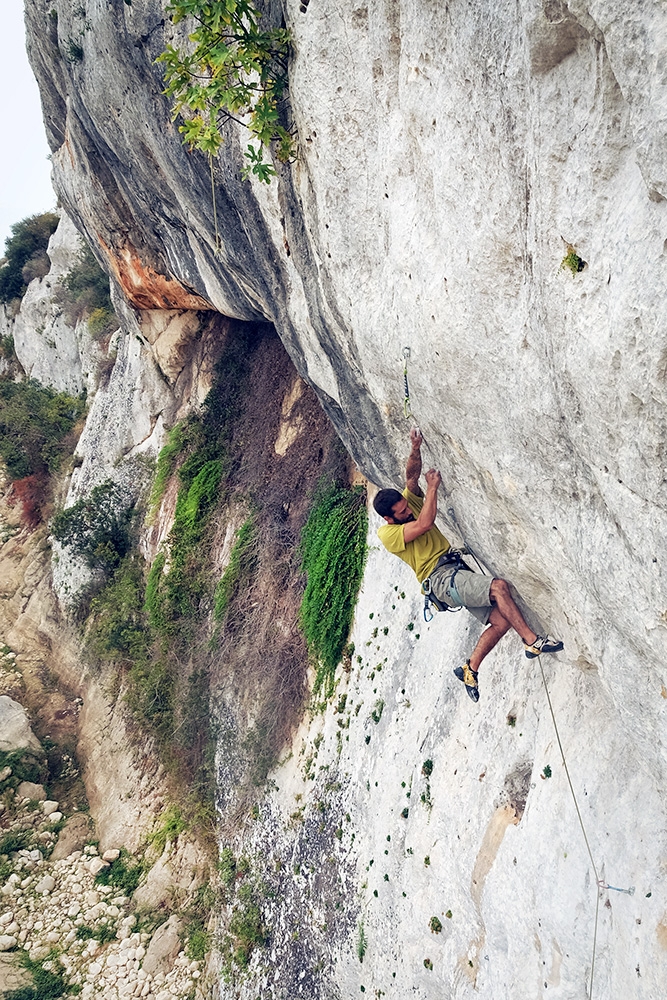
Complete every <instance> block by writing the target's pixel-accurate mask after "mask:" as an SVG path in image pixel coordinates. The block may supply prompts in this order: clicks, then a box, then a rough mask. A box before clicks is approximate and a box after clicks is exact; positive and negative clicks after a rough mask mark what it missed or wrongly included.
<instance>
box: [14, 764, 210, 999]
mask: <svg viewBox="0 0 667 1000" xmlns="http://www.w3.org/2000/svg"><path fill="white" fill-rule="evenodd" d="M7 772H9V773H7ZM0 776H1V777H3V781H4V782H5V783H6V782H7V781H8V780H10V779H11V769H10V768H9V767H5V768H4V769H3V771H0ZM0 787H1V786H0ZM40 800H41V801H40ZM1 813H2V820H4V822H3V829H2V832H1V833H0V869H1V875H2V881H3V882H4V884H3V886H2V888H1V889H0V911H1V912H0V951H2V952H11V953H13V954H14V956H15V959H16V961H15V967H19V966H20V964H21V957H22V955H27V956H28V960H29V963H30V964H31V965H32V966H34V965H35V964H36V965H39V966H41V968H42V969H45V970H46V971H47V972H52V973H55V974H56V975H61V976H62V977H63V978H64V980H65V981H66V983H67V984H68V986H69V987H74V988H76V987H78V989H73V990H72V991H71V992H72V995H74V993H75V992H76V993H77V994H79V995H80V996H81V997H83V998H84V1000H86V998H90V997H94V996H102V995H103V996H104V997H105V998H109V1000H119V998H121V997H132V996H135V997H139V996H141V997H146V998H148V1000H172V998H173V997H182V998H186V997H192V996H194V994H195V988H196V986H197V981H198V980H199V979H200V977H201V975H202V973H201V971H200V963H199V962H198V961H194V960H191V959H189V958H188V956H187V955H186V953H185V951H183V950H182V947H181V941H180V937H179V926H178V921H177V919H176V918H174V917H170V918H168V919H165V918H166V917H167V916H168V915H167V914H166V913H162V914H161V919H162V921H163V922H162V923H161V924H159V925H158V926H156V920H159V919H160V916H158V915H157V914H155V913H152V912H151V911H150V910H144V911H139V912H135V907H134V906H133V903H132V900H131V898H130V896H131V894H130V896H128V895H125V893H124V891H123V888H122V885H123V884H126V883H127V875H128V872H133V871H135V870H136V864H137V863H136V861H135V860H134V859H132V858H130V857H129V855H127V853H126V852H124V851H123V852H122V853H121V849H120V848H116V849H112V850H108V851H105V852H104V854H103V856H102V857H100V855H99V854H98V849H97V847H96V846H95V844H92V843H89V844H86V845H84V846H83V848H82V849H77V850H73V851H71V852H70V853H68V854H67V857H61V856H60V855H61V854H62V853H63V852H62V849H61V850H60V851H59V850H58V847H59V846H60V844H61V843H63V844H66V843H67V839H68V833H69V831H71V825H69V826H68V825H67V824H66V823H65V817H63V815H62V813H61V812H60V811H59V810H58V803H57V802H55V801H53V800H51V801H49V800H47V799H46V798H45V793H44V789H43V788H42V787H41V786H40V785H36V784H32V783H31V782H23V783H21V784H19V786H18V788H17V789H16V791H13V790H12V789H11V788H10V789H8V790H6V791H5V792H4V794H3V803H2V808H1ZM7 820H9V822H7ZM61 830H62V831H63V832H62V834H61V833H60V831H61ZM69 836H70V838H71V833H69ZM60 838H62V841H61V839H60ZM12 848H13V850H12ZM104 880H108V882H109V883H110V884H106V885H105V884H103V881H104ZM12 971H14V972H15V971H16V969H15V968H14V970H12V965H9V964H3V965H2V966H0V974H2V973H4V979H5V981H4V982H1V983H0V988H2V987H6V986H9V985H10V980H11V973H12ZM63 995H69V990H66V991H65V993H64V994H63Z"/></svg>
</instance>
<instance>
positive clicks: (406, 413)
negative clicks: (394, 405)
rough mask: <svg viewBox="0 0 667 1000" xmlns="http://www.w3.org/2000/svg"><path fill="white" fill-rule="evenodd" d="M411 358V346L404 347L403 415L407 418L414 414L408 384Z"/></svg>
mask: <svg viewBox="0 0 667 1000" xmlns="http://www.w3.org/2000/svg"><path fill="white" fill-rule="evenodd" d="M409 360H410V348H409V347H404V348H403V391H404V394H405V396H404V399H403V416H404V417H405V419H406V420H409V419H410V417H411V416H412V409H411V407H410V387H409V385H408V361H409Z"/></svg>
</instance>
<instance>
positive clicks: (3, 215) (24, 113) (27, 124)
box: [0, 0, 56, 257]
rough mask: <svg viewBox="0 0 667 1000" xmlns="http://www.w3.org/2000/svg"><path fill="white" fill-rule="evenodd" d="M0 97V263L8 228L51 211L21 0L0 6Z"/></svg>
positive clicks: (51, 197) (45, 151)
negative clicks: (0, 106)
mask: <svg viewBox="0 0 667 1000" xmlns="http://www.w3.org/2000/svg"><path fill="white" fill-rule="evenodd" d="M2 13H3V18H2V32H1V33H0V93H1V94H2V95H3V102H2V103H3V122H2V126H3V127H2V132H3V141H2V143H0V257H2V256H3V254H4V247H5V239H6V238H7V237H8V236H9V235H10V233H9V227H10V226H11V224H12V223H13V222H19V221H20V220H21V219H24V218H25V217H26V216H27V215H35V214H36V213H37V212H47V211H48V210H49V209H53V208H55V204H56V196H55V194H54V192H53V188H52V187H51V180H50V177H51V164H50V163H49V161H48V160H47V156H48V154H49V146H48V143H47V141H46V135H45V133H44V123H43V122H42V109H41V106H40V103H39V91H38V90H37V84H36V83H35V78H34V76H33V74H32V70H31V69H30V65H29V63H28V57H27V56H26V53H25V29H24V26H23V0H2Z"/></svg>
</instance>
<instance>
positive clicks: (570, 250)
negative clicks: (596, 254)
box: [560, 243, 586, 277]
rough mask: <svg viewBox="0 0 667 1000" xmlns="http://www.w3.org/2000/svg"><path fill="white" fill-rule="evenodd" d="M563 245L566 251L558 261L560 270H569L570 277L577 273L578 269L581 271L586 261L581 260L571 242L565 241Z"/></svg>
mask: <svg viewBox="0 0 667 1000" xmlns="http://www.w3.org/2000/svg"><path fill="white" fill-rule="evenodd" d="M565 246H566V248H567V253H566V254H565V256H564V257H563V259H562V261H561V263H560V266H561V270H568V271H571V272H572V277H574V276H575V274H579V272H580V271H583V269H584V268H585V267H586V261H585V260H582V258H581V257H580V256H579V254H578V253H577V251H576V250H575V248H574V247H573V246H572V244H571V243H566V244H565Z"/></svg>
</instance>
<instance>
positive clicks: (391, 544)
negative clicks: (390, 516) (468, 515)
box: [378, 487, 450, 583]
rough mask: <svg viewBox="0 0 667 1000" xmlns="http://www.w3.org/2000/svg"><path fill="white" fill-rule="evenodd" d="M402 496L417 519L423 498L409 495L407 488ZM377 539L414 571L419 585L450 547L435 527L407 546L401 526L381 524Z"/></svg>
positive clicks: (412, 494)
mask: <svg viewBox="0 0 667 1000" xmlns="http://www.w3.org/2000/svg"><path fill="white" fill-rule="evenodd" d="M403 496H404V497H405V499H406V500H407V501H408V507H409V508H410V510H411V511H412V513H413V514H414V515H415V517H419V513H420V511H421V509H422V507H423V506H424V498H423V497H418V496H416V495H415V494H414V493H411V492H410V490H409V489H408V488H407V487H406V488H405V489H404V490H403ZM378 537H379V539H380V541H381V542H382V544H383V545H384V547H385V548H386V549H388V550H389V552H393V553H394V555H396V556H398V557H399V559H402V560H403V562H406V563H407V564H408V566H410V567H411V568H412V569H413V570H414V571H415V574H416V576H417V579H418V580H419V582H420V583H421V582H422V580H425V579H426V577H427V576H429V575H430V574H431V573H432V572H433V570H434V569H435V566H436V563H437V561H438V559H439V558H440V556H444V554H445V552H447V550H448V549H449V547H450V546H449V542H448V541H447V539H446V538H445V536H444V535H443V533H442V532H441V531H440V530H439V529H438V528H435V527H433V528H431V529H430V531H427V532H425V533H424V534H423V535H419V536H418V537H417V538H415V539H413V541H411V542H408V544H407V545H406V544H405V541H404V539H403V525H402V524H383V525H382V527H381V528H379V529H378Z"/></svg>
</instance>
